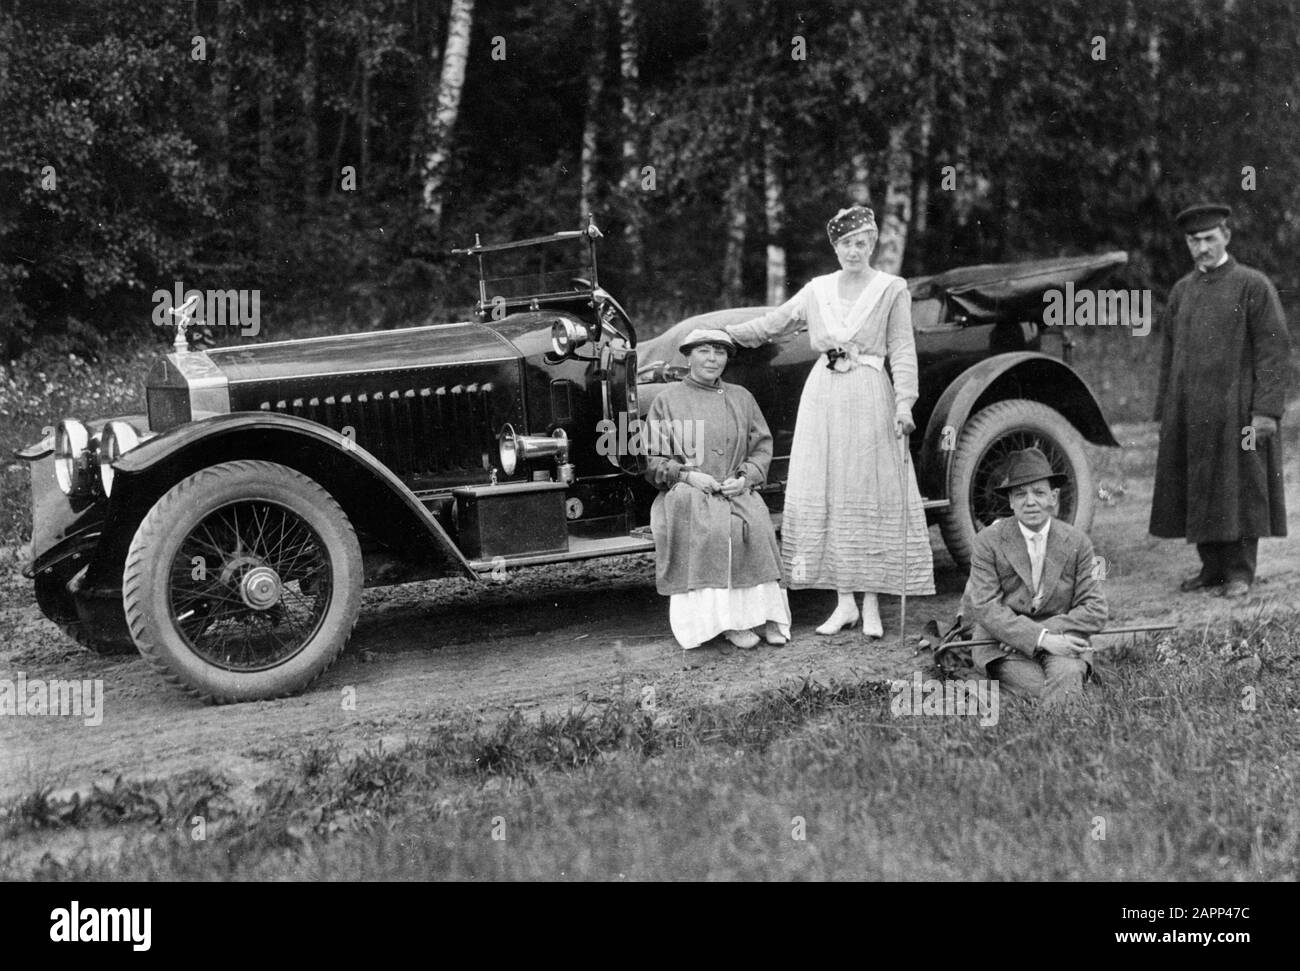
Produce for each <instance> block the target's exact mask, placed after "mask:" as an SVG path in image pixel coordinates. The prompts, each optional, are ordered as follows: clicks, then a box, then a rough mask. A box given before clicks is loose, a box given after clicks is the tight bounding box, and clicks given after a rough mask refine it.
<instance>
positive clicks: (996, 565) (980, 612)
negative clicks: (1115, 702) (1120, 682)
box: [961, 448, 1107, 705]
mask: <svg viewBox="0 0 1300 971" xmlns="http://www.w3.org/2000/svg"><path fill="white" fill-rule="evenodd" d="M1065 478H1066V477H1065V476H1063V475H1060V474H1057V473H1054V472H1053V471H1052V466H1051V464H1050V463H1049V462H1048V461H1047V456H1046V455H1044V454H1043V453H1042V452H1041V451H1039V450H1038V449H1036V448H1027V449H1025V450H1024V451H1021V452H1014V453H1012V455H1011V457H1010V459H1009V461H1008V463H1007V470H1006V474H1005V475H1004V477H1003V480H1002V483H1001V485H999V486H998V487H997V489H996V491H997V492H998V493H1000V494H1001V495H1004V496H1007V497H1008V499H1009V500H1010V503H1011V511H1012V512H1013V513H1014V514H1015V516H1014V518H1011V519H1000V520H998V521H997V522H995V523H994V524H993V525H991V526H989V527H987V528H986V529H984V530H982V531H980V532H979V533H978V534H977V535H976V537H975V545H974V551H973V552H972V554H971V568H970V579H969V580H968V581H967V583H966V591H965V593H964V594H963V595H962V606H961V616H962V619H963V621H965V622H966V623H974V624H975V637H976V638H977V639H978V638H991V639H994V640H997V641H999V642H1000V643H999V644H998V645H997V646H995V647H987V646H986V647H980V646H976V647H974V648H972V660H973V661H974V662H975V666H976V668H978V669H979V671H980V673H981V674H983V675H985V676H986V677H989V678H996V679H997V680H998V681H999V682H1000V683H1001V685H1002V687H1003V688H1005V689H1006V690H1008V691H1010V692H1011V693H1012V694H1017V695H1021V696H1024V697H1028V698H1035V699H1038V700H1041V701H1042V702H1043V703H1044V704H1045V705H1052V704H1056V703H1058V702H1060V701H1061V700H1063V699H1064V698H1066V697H1067V696H1068V695H1071V694H1081V693H1082V692H1083V682H1084V679H1085V678H1086V677H1087V676H1088V674H1089V673H1090V671H1091V655H1090V653H1089V644H1088V635H1089V634H1093V633H1096V632H1097V631H1099V630H1101V628H1102V626H1103V625H1104V624H1105V623H1106V615H1107V608H1106V598H1105V596H1103V594H1102V592H1101V583H1100V582H1099V580H1098V577H1097V575H1096V573H1097V571H1096V570H1095V569H1094V567H1093V551H1092V541H1091V540H1089V539H1088V537H1087V535H1086V534H1085V533H1084V532H1083V531H1082V530H1080V529H1075V528H1074V527H1073V526H1071V525H1070V524H1069V523H1065V522H1062V521H1061V520H1059V519H1055V518H1053V516H1054V514H1055V512H1056V509H1057V506H1058V504H1059V502H1060V496H1061V489H1060V486H1061V483H1062V482H1064V481H1065Z"/></svg>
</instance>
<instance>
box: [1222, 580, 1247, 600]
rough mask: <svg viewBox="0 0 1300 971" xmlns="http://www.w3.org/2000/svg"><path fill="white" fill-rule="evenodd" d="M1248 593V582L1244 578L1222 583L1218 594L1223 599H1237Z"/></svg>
mask: <svg viewBox="0 0 1300 971" xmlns="http://www.w3.org/2000/svg"><path fill="white" fill-rule="evenodd" d="M1249 593H1250V584H1249V583H1247V582H1246V581H1245V580H1229V581H1228V582H1227V583H1225V584H1224V585H1223V593H1222V594H1220V596H1222V597H1223V599H1224V600H1238V599H1240V598H1242V597H1244V596H1246V595H1247V594H1249Z"/></svg>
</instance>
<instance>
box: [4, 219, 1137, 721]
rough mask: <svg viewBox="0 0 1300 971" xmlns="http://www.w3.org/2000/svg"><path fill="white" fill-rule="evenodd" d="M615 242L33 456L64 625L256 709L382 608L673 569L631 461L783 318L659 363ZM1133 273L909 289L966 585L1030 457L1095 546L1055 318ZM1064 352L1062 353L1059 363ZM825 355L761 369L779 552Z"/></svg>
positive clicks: (49, 565)
mask: <svg viewBox="0 0 1300 971" xmlns="http://www.w3.org/2000/svg"><path fill="white" fill-rule="evenodd" d="M598 236H599V232H598V231H597V230H596V228H595V227H594V225H589V226H588V227H586V228H585V229H582V230H575V231H571V232H562V233H557V234H555V235H552V236H545V237H539V238H535V239H528V240H521V241H517V242H511V243H502V244H496V245H480V244H477V243H476V245H474V246H472V247H469V248H467V249H465V250H460V251H458V253H459V254H460V255H461V256H463V257H464V258H466V259H467V260H469V261H472V262H475V263H477V266H478V279H479V294H478V300H477V305H476V317H477V319H476V320H474V321H469V322H461V323H449V324H440V325H434V326H423V327H414V328H409V329H403V330H391V331H380V332H367V333H358V334H347V335H341V336H337V337H323V338H312V339H306V340H292V341H282V342H277V343H264V344H247V345H242V346H232V347H224V348H219V349H211V350H201V349H196V348H192V347H191V346H190V345H189V342H188V340H187V338H186V321H185V320H184V314H183V313H182V314H180V315H179V316H178V324H177V336H176V342H175V344H176V346H175V350H174V352H173V353H170V354H167V355H166V356H165V357H163V359H162V360H159V361H158V362H157V364H156V365H155V366H154V367H153V369H152V370H151V371H150V372H149V375H148V377H147V379H146V405H147V408H148V414H147V415H140V416H127V417H122V418H115V419H111V420H99V421H93V422H90V423H83V422H81V421H79V420H77V419H75V418H65V419H64V420H63V421H61V422H60V423H59V425H58V426H57V428H56V430H55V431H54V433H53V434H51V435H49V436H47V437H46V438H45V439H44V440H43V441H41V442H39V443H37V444H35V445H33V446H30V447H29V448H26V449H23V450H22V451H21V452H19V453H18V454H19V456H20V457H21V458H24V459H26V460H28V461H29V462H31V479H32V503H33V510H34V522H33V533H32V562H31V563H30V565H29V566H28V568H27V575H28V576H31V577H32V578H33V579H34V581H35V588H36V599H37V602H38V603H39V605H40V607H41V609H42V611H43V612H44V613H45V614H46V616H48V617H49V618H50V619H51V620H53V621H55V622H56V623H58V624H59V625H60V626H61V627H62V628H63V629H64V630H65V631H66V632H67V633H69V634H70V635H71V636H73V637H75V638H76V639H77V640H78V641H80V642H81V643H83V644H85V645H86V646H88V647H90V648H92V649H95V650H98V651H101V652H116V651H121V650H133V649H138V650H139V651H140V652H141V653H142V654H143V655H144V656H145V657H146V658H147V659H149V661H150V662H151V663H152V664H153V665H154V666H155V667H156V668H157V669H158V670H159V671H160V672H161V673H162V675H163V676H164V678H165V679H166V680H168V681H169V682H171V683H173V684H176V685H177V686H178V687H180V688H183V689H185V690H187V691H189V692H190V693H192V694H195V695H197V696H199V697H201V698H204V699H206V700H210V701H216V702H234V701H246V700H253V699H262V698H271V697H276V696H281V695H285V694H290V693H293V692H297V691H300V690H302V689H303V688H304V687H305V686H306V685H308V684H309V683H310V682H311V681H312V680H313V679H315V678H316V677H318V676H319V675H320V674H321V673H322V672H323V671H324V670H325V669H326V668H328V667H329V665H330V664H331V663H332V662H333V660H334V659H335V658H336V657H337V656H338V654H339V653H340V651H342V649H343V647H344V645H345V644H346V642H347V639H348V636H349V634H350V632H351V630H352V627H353V625H354V623H355V621H356V618H357V613H358V610H359V607H360V603H361V590H362V587H363V586H366V585H383V584H391V583H399V582H405V581H409V580H415V579H422V578H436V577H448V576H464V577H471V578H479V577H481V576H482V575H484V574H492V573H496V574H500V573H501V571H504V570H508V569H510V568H512V567H520V566H532V565H537V564H545V563H553V562H560V561H569V560H580V559H588V558H593V557H603V556H611V555H616V554H627V553H642V552H648V551H650V550H652V549H653V543H652V541H651V539H650V536H649V531H648V529H647V526H646V524H647V523H648V519H649V506H650V503H651V501H652V499H653V498H654V490H653V489H652V488H651V487H650V486H649V484H648V483H646V482H645V480H644V479H643V477H642V475H641V473H642V472H643V471H644V463H645V457H644V455H643V454H639V452H640V451H641V450H638V449H636V448H622V447H619V448H610V447H608V443H609V442H610V441H611V440H612V439H611V435H613V438H617V435H618V434H619V433H620V432H621V430H622V429H624V428H626V426H627V425H628V423H629V422H633V423H635V421H636V419H637V417H638V416H640V415H644V413H645V409H646V408H647V406H648V405H649V402H650V401H651V400H653V397H654V395H655V394H656V393H658V391H660V390H661V389H662V388H663V387H665V386H666V383H667V382H670V381H674V380H676V379H677V378H678V377H680V373H681V371H682V370H683V362H682V360H681V358H680V356H679V355H678V354H677V351H676V347H677V344H678V343H679V338H680V336H681V335H682V334H683V333H684V332H685V331H687V330H689V329H690V328H692V327H694V326H697V325H700V324H705V323H708V324H718V323H724V322H727V321H730V320H738V319H743V318H745V317H747V316H749V315H751V314H754V313H757V312H759V311H761V310H762V309H764V308H747V309H733V310H725V311H719V312H716V313H712V314H705V315H703V316H701V317H695V318H691V319H689V320H685V321H682V322H681V323H679V324H678V325H676V326H675V327H673V328H671V329H670V330H669V331H668V332H666V333H665V334H662V335H660V336H659V337H657V338H654V339H652V340H646V341H644V342H642V343H640V344H638V341H637V335H636V331H635V328H634V325H633V323H632V321H631V319H630V318H629V316H628V314H627V313H626V312H625V311H624V309H623V308H622V307H621V306H620V305H619V303H618V301H617V300H616V299H615V298H614V297H613V296H611V295H610V294H609V293H607V292H606V291H605V290H604V289H602V288H601V286H600V284H599V280H598V276H597V266H596V251H595V243H596V239H597V237H598ZM1124 259H1125V256H1124V254H1123V253H1112V254H1107V255H1104V256H1099V257H1089V258H1082V259H1064V260H1054V261H1044V262H1040V263H1022V264H1008V265H1004V266H986V267H973V268H966V269H962V270H956V271H953V272H951V273H946V274H942V275H940V276H937V277H929V278H925V279H918V280H914V281H912V282H911V284H910V286H911V291H912V294H913V297H914V299H915V304H914V306H915V329H916V336H917V345H918V352H919V357H920V365H921V391H922V396H921V400H920V401H919V402H918V404H917V407H916V408H915V410H914V415H915V418H916V420H917V427H918V431H919V432H921V433H920V434H917V435H916V436H914V440H913V442H912V451H913V456H914V460H915V463H916V468H917V471H918V474H919V477H920V482H921V488H922V492H923V494H924V495H925V497H926V501H925V505H926V508H927V515H928V516H930V517H932V518H933V519H937V521H938V522H939V525H940V526H941V528H942V530H943V536H944V540H945V542H946V544H947V546H948V549H949V550H950V552H951V553H952V556H953V558H954V559H955V560H956V561H957V563H958V564H961V565H964V564H965V563H966V562H967V559H968V556H969V551H970V544H971V541H972V539H973V537H974V535H975V532H976V530H977V529H979V528H980V527H981V526H982V525H984V524H986V523H988V522H990V521H991V520H992V519H993V518H995V517H996V516H997V515H999V514H1000V513H1001V512H1002V511H1003V510H1002V509H1001V507H1000V506H999V504H998V502H997V497H996V496H995V495H994V493H993V492H992V491H991V486H992V485H993V483H994V480H995V476H996V474H997V471H998V469H999V467H1000V465H1001V463H1002V461H1003V459H1004V457H1005V455H1006V453H1007V452H1009V451H1011V450H1014V449H1018V448H1022V447H1025V446H1026V445H1029V444H1035V445H1037V446H1038V447H1040V448H1042V449H1043V450H1044V451H1045V452H1046V453H1047V455H1048V456H1049V458H1050V460H1051V461H1052V463H1053V466H1054V467H1055V468H1057V469H1058V470H1059V471H1061V472H1063V473H1065V474H1066V475H1067V476H1068V477H1069V484H1068V485H1067V486H1066V488H1065V489H1064V490H1063V495H1062V506H1061V511H1060V514H1061V516H1062V517H1063V518H1065V519H1067V520H1072V521H1074V522H1075V523H1080V524H1082V525H1084V526H1085V527H1086V526H1087V524H1088V522H1089V521H1090V519H1091V516H1092V510H1093V502H1094V493H1095V488H1094V486H1093V482H1092V476H1091V473H1090V471H1089V468H1088V462H1087V459H1086V456H1085V454H1084V451H1083V447H1082V443H1083V441H1084V440H1085V439H1086V440H1088V441H1091V442H1094V443H1097V444H1101V445H1115V444H1116V443H1115V441H1114V439H1113V438H1112V436H1111V433H1110V430H1109V428H1108V426H1107V424H1106V421H1105V418H1104V417H1103V415H1102V411H1101V408H1100V406H1099V405H1098V403H1097V401H1096V399H1095V398H1094V397H1093V395H1092V394H1091V392H1090V391H1089V390H1088V388H1087V387H1086V385H1085V384H1084V382H1083V381H1082V380H1081V379H1080V378H1079V376H1078V375H1077V374H1076V373H1075V372H1074V371H1073V370H1072V369H1071V368H1070V367H1069V366H1068V364H1067V363H1066V362H1065V359H1068V341H1067V340H1066V339H1065V338H1064V337H1063V335H1062V334H1061V333H1060V332H1059V331H1058V332H1056V333H1050V334H1049V333H1044V329H1043V328H1041V327H1040V326H1038V325H1036V324H1034V323H1032V321H1033V320H1035V319H1041V313H1042V310H1041V308H1042V293H1043V291H1044V290H1045V289H1047V288H1049V287H1060V286H1063V285H1064V284H1065V283H1066V282H1073V283H1074V284H1075V285H1077V286H1084V285H1086V284H1087V283H1088V282H1089V281H1091V280H1093V279H1095V278H1096V277H1097V275H1098V274H1100V273H1103V272H1105V271H1106V270H1108V269H1110V268H1111V267H1114V266H1116V265H1118V264H1120V263H1122V262H1124ZM1049 348H1050V351H1049ZM815 358H816V355H815V354H814V353H813V352H812V350H811V349H810V347H809V345H808V341H807V338H806V336H800V335H796V336H794V337H793V338H791V339H788V340H786V341H785V342H783V343H782V344H780V345H775V344H774V345H768V346H765V347H761V348H755V349H752V350H744V351H741V352H740V353H739V354H737V356H736V358H735V360H734V361H733V362H731V364H730V365H729V367H728V371H727V374H726V378H727V380H730V381H734V382H739V383H742V384H744V385H746V386H747V387H748V388H749V389H750V390H751V391H752V392H753V393H754V395H755V397H756V398H757V400H758V402H759V404H760V405H761V407H762V408H763V410H764V412H765V414H766V416H767V418H768V421H769V424H770V425H771V427H772V429H773V433H774V435H775V445H776V461H775V462H774V464H773V468H772V474H771V477H770V481H769V483H768V484H767V485H766V486H765V487H764V489H763V492H764V496H765V498H766V500H767V502H768V503H769V505H770V507H771V508H772V510H773V512H774V514H775V515H776V518H777V522H778V524H779V515H780V510H781V502H782V493H783V489H784V482H785V478H786V472H787V466H788V455H789V449H790V442H791V437H792V434H793V430H794V421H795V414H796V409H797V406H798V400H799V392H800V389H801V387H802V385H803V381H804V378H805V376H806V374H807V371H808V368H809V367H810V366H812V363H813V362H814V360H815Z"/></svg>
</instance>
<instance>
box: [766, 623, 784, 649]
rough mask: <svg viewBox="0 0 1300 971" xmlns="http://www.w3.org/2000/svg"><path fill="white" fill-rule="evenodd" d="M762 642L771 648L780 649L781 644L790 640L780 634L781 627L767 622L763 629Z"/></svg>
mask: <svg viewBox="0 0 1300 971" xmlns="http://www.w3.org/2000/svg"><path fill="white" fill-rule="evenodd" d="M763 640H765V641H767V642H768V643H769V644H771V645H772V646H773V647H780V646H781V645H782V644H785V643H787V642H789V640H790V638H788V637H786V636H785V635H784V634H782V633H781V626H780V625H779V624H778V623H777V622H776V621H774V620H769V621H768V622H767V625H766V626H765V627H764V628H763Z"/></svg>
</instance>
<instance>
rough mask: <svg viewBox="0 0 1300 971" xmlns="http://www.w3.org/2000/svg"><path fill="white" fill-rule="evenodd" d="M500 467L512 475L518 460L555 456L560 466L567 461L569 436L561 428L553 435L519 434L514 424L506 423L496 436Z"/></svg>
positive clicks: (517, 465)
mask: <svg viewBox="0 0 1300 971" xmlns="http://www.w3.org/2000/svg"><path fill="white" fill-rule="evenodd" d="M497 447H498V453H499V455H500V458H501V469H502V471H504V472H505V474H506V475H514V474H515V469H517V468H518V467H519V463H520V462H531V461H533V460H534V459H544V458H549V457H550V456H552V455H554V456H555V461H556V463H557V464H558V465H559V466H560V467H561V470H563V467H564V466H565V465H567V464H568V461H569V436H568V435H567V434H566V433H565V431H564V429H563V428H557V429H556V430H555V434H554V435H520V434H519V433H518V432H517V431H515V429H514V426H512V425H506V426H505V427H503V428H502V429H501V434H500V435H499V436H498V437H497Z"/></svg>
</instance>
